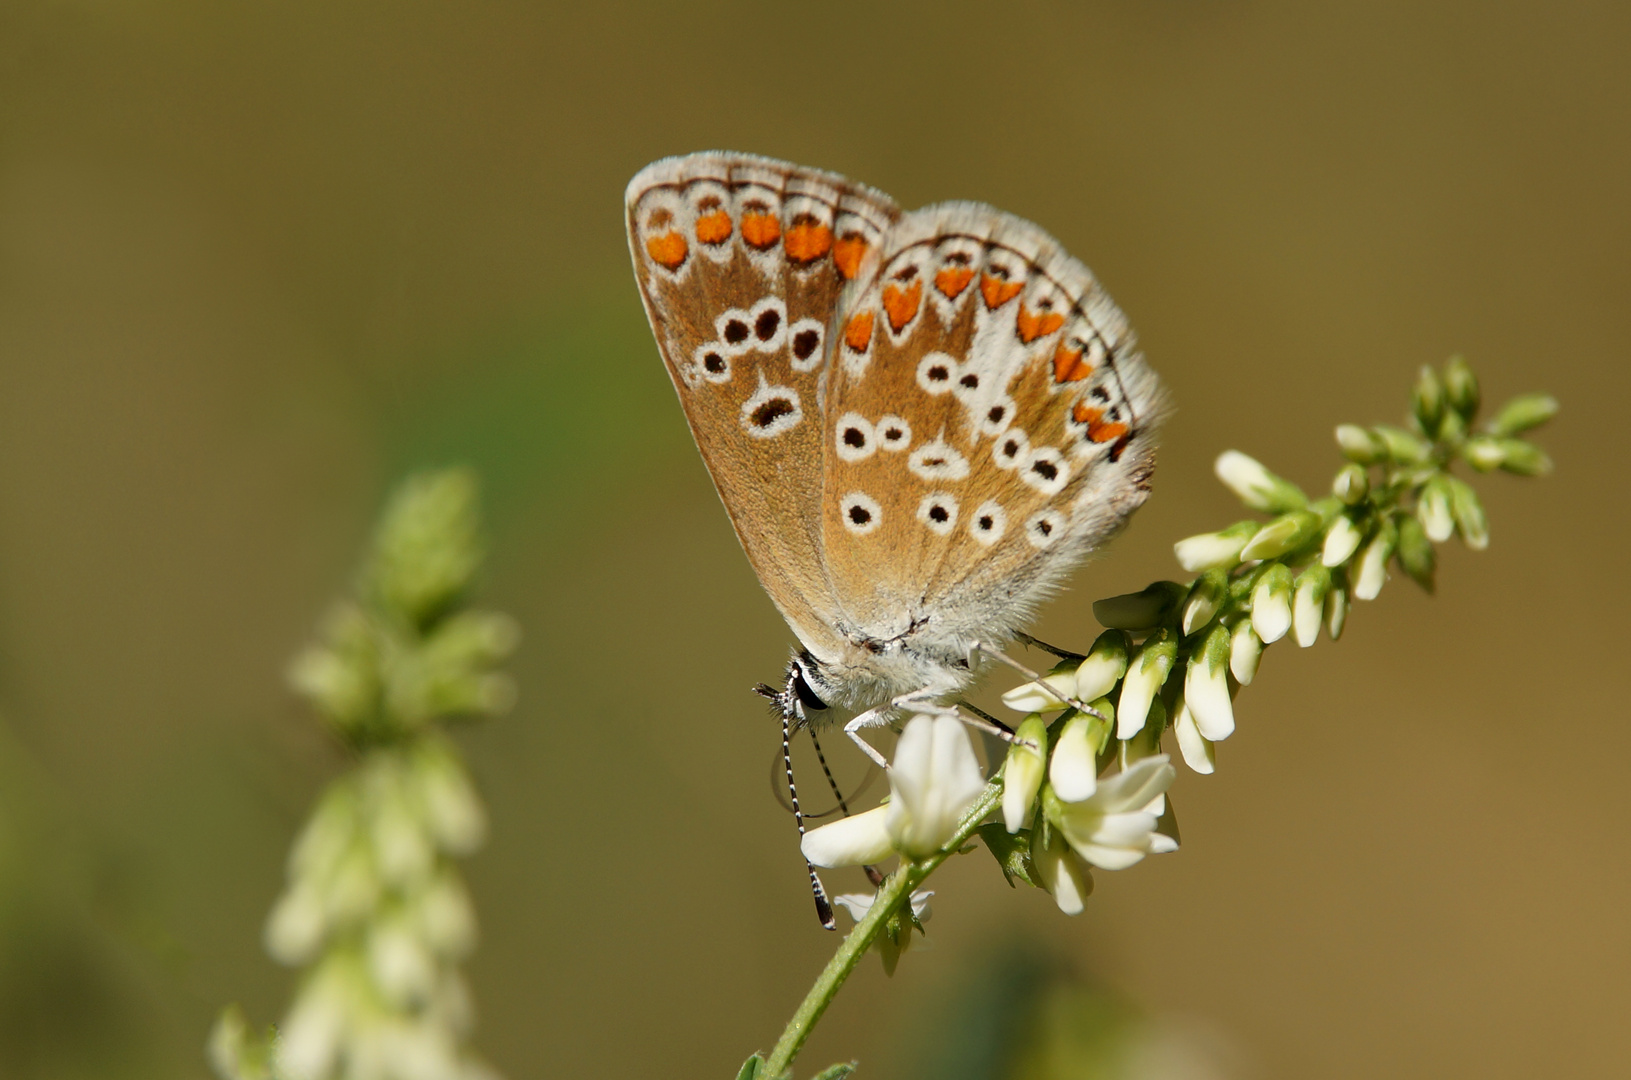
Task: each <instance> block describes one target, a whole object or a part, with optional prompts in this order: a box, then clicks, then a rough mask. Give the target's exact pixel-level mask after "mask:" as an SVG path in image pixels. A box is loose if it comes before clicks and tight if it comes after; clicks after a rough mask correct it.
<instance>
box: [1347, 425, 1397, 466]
mask: <svg viewBox="0 0 1631 1080" xmlns="http://www.w3.org/2000/svg"><path fill="white" fill-rule="evenodd" d="M1336 437H1337V445H1338V446H1339V447H1341V448H1342V452H1343V453H1344V454H1346V455H1347V457H1348V460H1349V461H1353V462H1357V463H1358V464H1360V465H1374V464H1376V463H1377V462H1379V461H1381V460H1382V459H1383V458H1385V457H1387V445H1386V444H1385V443H1383V442H1382V440H1381V439H1379V438H1377V437H1376V436H1375V435H1373V434H1371V433H1370V432H1369V431H1367V430H1365V429H1364V428H1362V427H1360V426H1359V425H1358V424H1341V425H1339V426H1338V427H1337V430H1336Z"/></svg>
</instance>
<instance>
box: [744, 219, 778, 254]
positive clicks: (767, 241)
mask: <svg viewBox="0 0 1631 1080" xmlns="http://www.w3.org/2000/svg"><path fill="white" fill-rule="evenodd" d="M781 238H782V223H781V222H780V221H778V220H776V215H775V214H743V215H742V239H743V240H746V241H747V242H748V246H749V247H751V248H754V249H756V250H758V251H763V250H765V249H766V248H768V247H769V246H770V245H772V244H774V243H775V242H776V241H777V240H780V239H781Z"/></svg>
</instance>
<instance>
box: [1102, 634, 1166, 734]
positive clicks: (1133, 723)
mask: <svg viewBox="0 0 1631 1080" xmlns="http://www.w3.org/2000/svg"><path fill="white" fill-rule="evenodd" d="M1177 656H1178V642H1177V640H1176V639H1175V638H1174V637H1173V635H1172V632H1171V631H1169V630H1166V629H1164V628H1163V629H1161V630H1158V631H1156V632H1155V633H1154V634H1152V635H1150V639H1149V640H1148V641H1146V642H1144V644H1143V645H1142V646H1140V647H1139V650H1138V654H1137V655H1136V656H1134V657H1133V658H1132V659H1131V660H1129V661H1128V663H1127V675H1126V677H1125V678H1124V679H1122V680H1121V698H1120V700H1118V701H1117V702H1116V738H1118V739H1130V738H1132V737H1133V736H1134V735H1136V734H1137V733H1138V732H1139V730H1140V729H1141V728H1142V727H1143V726H1144V720H1145V718H1146V717H1148V716H1149V714H1150V701H1151V700H1152V699H1153V698H1154V697H1155V695H1156V694H1157V693H1158V692H1159V691H1160V689H1161V686H1162V684H1163V683H1165V682H1166V681H1167V675H1168V674H1169V673H1171V671H1172V664H1173V661H1174V660H1176V659H1177Z"/></svg>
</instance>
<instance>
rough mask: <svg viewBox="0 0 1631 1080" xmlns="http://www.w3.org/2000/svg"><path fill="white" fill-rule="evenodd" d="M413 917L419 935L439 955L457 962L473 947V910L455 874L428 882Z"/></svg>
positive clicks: (442, 875)
mask: <svg viewBox="0 0 1631 1080" xmlns="http://www.w3.org/2000/svg"><path fill="white" fill-rule="evenodd" d="M414 915H415V918H416V919H417V921H418V933H419V935H420V936H421V937H422V938H423V940H424V942H425V944H426V945H428V946H429V947H430V948H431V949H432V950H434V951H435V953H436V954H437V955H438V956H442V957H446V958H447V959H450V960H457V959H460V958H462V957H464V956H466V955H468V954H469V952H470V950H472V949H474V948H475V946H476V913H475V909H474V907H473V906H472V905H471V903H470V894H469V893H467V892H466V891H465V888H464V885H463V884H462V883H461V882H460V881H459V879H458V877H457V876H456V875H454V874H450V873H444V874H441V875H439V876H438V877H437V878H436V880H435V881H433V882H431V884H430V885H429V886H428V887H427V888H426V889H425V891H424V894H423V895H421V896H420V897H419V903H418V905H417V907H416V909H415V912H414Z"/></svg>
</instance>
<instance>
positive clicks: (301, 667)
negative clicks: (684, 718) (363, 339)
mask: <svg viewBox="0 0 1631 1080" xmlns="http://www.w3.org/2000/svg"><path fill="white" fill-rule="evenodd" d="M476 504H477V499H476V485H475V480H474V477H473V476H472V475H471V474H469V473H468V472H464V471H461V470H448V471H443V472H435V473H425V474H422V475H418V476H414V477H411V478H409V479H408V480H407V481H406V482H405V483H404V484H403V485H402V486H401V488H400V489H399V490H398V491H397V493H396V495H395V496H394V497H393V498H392V500H391V502H390V504H389V506H388V507H387V508H386V511H385V515H384V518H383V520H382V522H381V524H380V526H379V528H378V531H377V532H376V534H375V538H374V543H373V548H372V551H371V553H370V555H369V557H368V559H367V560H366V562H365V564H364V567H363V570H362V573H361V576H360V580H359V583H358V589H357V594H358V595H357V599H355V600H348V601H345V602H342V603H341V604H340V605H339V606H338V607H337V608H336V609H335V611H334V612H333V614H332V615H331V616H330V617H329V619H328V620H327V623H326V625H325V630H324V633H323V635H322V637H321V638H320V640H319V641H318V642H317V643H316V644H314V645H313V646H312V647H311V648H309V649H308V650H306V651H305V652H304V653H302V654H301V655H300V657H299V658H297V659H296V661H295V663H294V665H293V668H292V670H291V673H290V681H291V683H292V684H293V685H294V687H295V688H296V689H297V690H298V691H300V692H301V693H302V694H303V695H304V696H305V697H306V698H307V699H308V700H310V701H311V703H312V705H313V706H314V707H315V708H316V710H317V712H318V714H319V715H320V716H321V717H322V718H323V719H324V720H325V721H326V722H327V723H328V724H329V726H330V728H331V730H333V731H334V733H335V734H336V735H337V736H338V737H339V738H340V739H341V740H343V742H344V743H345V744H346V745H347V746H348V747H349V748H350V749H351V750H352V751H353V752H354V753H355V755H356V759H355V763H354V765H353V767H352V768H351V770H350V771H349V772H347V773H346V774H344V775H342V776H341V777H339V778H338V779H336V780H335V781H334V782H333V783H332V784H330V786H329V788H328V790H327V791H325V792H324V793H323V795H322V796H321V798H320V799H319V800H318V803H317V807H316V809H315V810H314V811H313V813H312V816H311V819H310V820H309V821H308V822H307V824H306V826H305V828H304V829H303V830H302V831H301V834H300V836H299V838H298V839H297V840H296V841H295V845H294V850H293V851H292V852H291V853H290V856H289V864H288V884H287V886H286V887H285V889H284V891H283V895H282V896H281V897H280V898H279V899H278V901H277V903H276V905H275V906H274V907H273V909H272V914H271V917H270V918H269V919H268V920H267V924H266V933H265V944H266V949H267V952H269V953H270V954H271V955H272V957H273V958H274V959H276V960H278V961H279V962H281V963H284V964H288V965H290V966H294V967H300V968H302V969H304V975H303V976H302V979H301V983H300V987H299V990H298V991H297V993H296V996H295V1000H294V1003H293V1004H292V1005H291V1006H290V1008H289V1010H288V1013H287V1014H286V1015H285V1017H284V1020H283V1022H282V1024H281V1025H280V1027H279V1028H278V1029H276V1031H275V1033H274V1034H273V1035H272V1036H270V1037H269V1038H267V1039H265V1040H263V1039H259V1038H257V1037H255V1036H254V1035H253V1034H252V1033H251V1032H250V1030H249V1026H248V1023H247V1021H246V1020H245V1019H244V1017H243V1015H242V1013H241V1012H240V1011H239V1010H237V1009H236V1008H235V1007H234V1008H232V1009H228V1010H227V1011H226V1012H225V1013H224V1014H223V1015H222V1017H221V1019H220V1021H219V1022H218V1023H217V1025H216V1028H215V1032H214V1034H213V1035H212V1037H211V1041H210V1059H211V1062H212V1064H213V1065H214V1066H215V1069H216V1071H217V1073H219V1074H220V1075H221V1076H222V1077H223V1078H224V1080H274V1078H276V1080H285V1078H287V1080H338V1078H342V1077H345V1078H351V1077H381V1078H384V1077H413V1078H415V1080H488V1078H491V1077H493V1076H494V1075H495V1074H493V1073H492V1072H491V1070H490V1069H488V1068H487V1067H486V1066H485V1065H484V1064H482V1063H481V1062H480V1061H479V1060H478V1059H476V1058H475V1057H474V1056H473V1055H471V1054H470V1053H469V1051H468V1050H466V1049H465V1048H464V1041H465V1038H466V1037H467V1035H468V1033H469V1031H470V1028H471V1025H472V1023H473V1019H474V1016H473V1011H472V1006H471V996H470V993H469V990H468V989H467V987H466V986H465V983H464V980H463V978H462V976H461V975H460V973H459V971H458V964H459V962H460V961H462V960H463V959H464V958H465V957H466V956H468V955H469V953H470V951H471V950H472V949H473V948H474V947H475V941H476V922H475V913H474V911H473V909H472V906H471V901H470V896H469V894H468V893H467V892H466V890H465V887H464V883H463V882H462V880H461V879H460V877H459V874H458V871H457V869H456V866H455V861H454V860H456V859H458V858H460V857H463V856H466V855H469V854H470V853H471V852H473V851H474V850H476V848H478V847H479V846H480V845H481V843H482V841H483V839H484V837H485V835H486V814H485V812H484V811H483V809H482V805H481V800H480V798H479V797H478V796H477V794H476V791H475V788H474V787H473V785H472V784H471V781H470V777H469V775H468V774H467V773H466V771H465V768H464V765H463V763H462V761H461V760H460V756H459V753H458V750H457V749H456V748H455V747H454V745H453V744H452V742H451V741H450V740H448V738H447V737H446V736H445V735H444V734H442V732H441V730H440V726H441V723H443V722H446V721H449V720H454V719H460V718H472V717H476V716H482V715H491V714H494V713H498V712H502V711H503V710H505V709H506V708H508V707H509V705H510V703H511V702H512V701H513V700H514V697H515V693H514V688H513V686H512V685H511V683H510V680H509V678H508V676H506V675H504V674H502V673H499V672H497V671H495V670H494V666H495V665H496V664H497V663H498V662H500V661H501V660H503V659H504V658H505V657H506V656H507V655H508V654H509V653H510V651H511V650H512V649H513V648H514V647H515V644H516V639H517V629H516V626H515V623H514V621H513V620H511V619H509V618H508V617H507V616H504V615H497V614H493V613H490V612H477V611H469V610H464V609H462V608H461V603H462V600H463V597H464V595H465V593H466V591H467V590H468V589H469V587H470V584H471V582H472V580H473V578H474V577H475V574H476V571H477V569H478V568H479V567H480V564H481V547H480V543H479V540H478V520H477V505H476Z"/></svg>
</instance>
